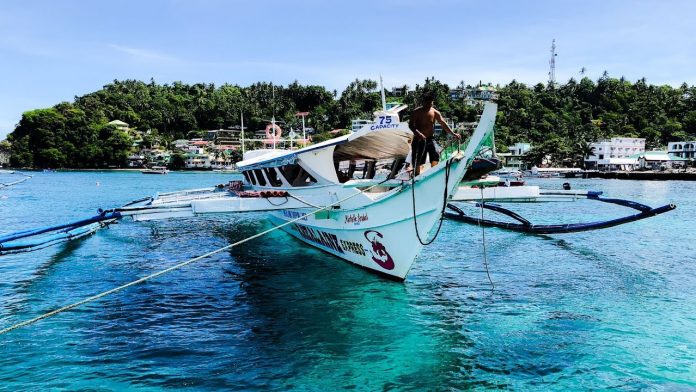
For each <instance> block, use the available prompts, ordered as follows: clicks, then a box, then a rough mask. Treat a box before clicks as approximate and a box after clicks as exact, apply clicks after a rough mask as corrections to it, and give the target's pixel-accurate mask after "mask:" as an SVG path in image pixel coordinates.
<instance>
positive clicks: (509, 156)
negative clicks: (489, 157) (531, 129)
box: [498, 143, 532, 170]
mask: <svg viewBox="0 0 696 392" xmlns="http://www.w3.org/2000/svg"><path fill="white" fill-rule="evenodd" d="M531 148H532V145H531V144H529V143H515V144H514V145H512V146H508V152H507V153H499V154H498V156H499V157H500V158H501V159H502V160H503V166H504V167H507V168H513V169H516V170H525V169H527V164H526V163H525V162H524V157H525V156H526V155H527V152H528V151H529V150H530V149H531Z"/></svg>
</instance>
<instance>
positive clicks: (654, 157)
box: [633, 151, 688, 170]
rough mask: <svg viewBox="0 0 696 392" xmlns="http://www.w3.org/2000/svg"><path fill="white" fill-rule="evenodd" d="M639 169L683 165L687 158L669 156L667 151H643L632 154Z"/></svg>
mask: <svg viewBox="0 0 696 392" xmlns="http://www.w3.org/2000/svg"><path fill="white" fill-rule="evenodd" d="M633 158H634V159H636V160H637V162H638V163H637V166H638V168H639V169H644V170H662V169H672V168H678V167H683V165H684V162H685V161H688V159H687V158H680V157H677V156H671V155H670V154H668V153H667V151H644V152H642V153H640V154H636V155H634V156H633Z"/></svg>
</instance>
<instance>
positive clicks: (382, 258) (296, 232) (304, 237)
mask: <svg viewBox="0 0 696 392" xmlns="http://www.w3.org/2000/svg"><path fill="white" fill-rule="evenodd" d="M463 165H464V163H463V162H462V161H454V162H453V163H452V172H453V173H454V172H456V171H459V170H460V166H463ZM457 180H458V179H457V178H454V177H451V178H450V179H449V183H448V185H447V190H448V191H447V194H448V195H449V194H451V192H452V190H453V189H454V187H455V181H457ZM444 187H445V171H444V170H440V171H439V172H437V173H433V175H431V176H429V177H427V178H424V179H422V180H421V181H419V182H418V183H417V186H416V188H415V199H416V215H417V217H418V218H417V222H418V234H419V235H420V238H421V240H423V241H424V242H425V241H428V240H429V239H430V238H431V236H432V235H434V229H436V228H437V226H438V220H439V219H440V217H441V212H442V208H443V202H446V200H443V198H444V197H445V194H444ZM411 192H412V187H411V186H410V185H408V186H405V187H403V188H397V189H395V190H394V192H393V193H392V194H390V195H386V196H385V197H383V198H381V199H380V200H379V201H377V202H373V203H370V204H368V205H365V206H362V207H359V208H340V209H337V210H329V211H321V212H319V213H315V214H312V215H309V216H307V217H305V218H302V219H301V220H299V221H297V222H294V223H292V224H290V225H286V226H284V227H283V228H282V229H283V230H284V231H286V232H287V233H289V234H291V235H292V236H294V237H295V238H297V239H299V240H301V241H303V242H305V243H307V244H309V245H312V246H314V247H316V248H319V249H321V250H323V251H326V252H328V253H331V254H333V255H335V256H337V257H339V258H341V259H343V260H346V261H348V262H350V263H353V264H356V265H358V266H360V267H363V268H366V269H368V270H371V271H374V272H377V273H378V274H380V275H384V276H387V277H389V278H392V279H396V280H404V279H405V278H406V276H407V274H408V272H409V270H410V269H411V266H412V265H413V262H414V260H415V258H416V256H417V255H418V254H419V253H420V251H421V249H422V248H423V245H422V244H421V242H420V241H419V240H418V239H417V236H416V226H415V224H414V219H413V196H412V194H411ZM312 211H314V209H312V208H304V209H295V210H287V209H286V210H281V211H273V212H271V213H270V220H271V222H272V223H273V224H274V225H276V226H278V225H281V224H283V223H286V222H288V221H290V220H293V219H297V218H299V217H301V216H302V215H305V214H308V213H311V212H312Z"/></svg>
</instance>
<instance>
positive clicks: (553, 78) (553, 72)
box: [549, 38, 558, 86]
mask: <svg viewBox="0 0 696 392" xmlns="http://www.w3.org/2000/svg"><path fill="white" fill-rule="evenodd" d="M556 56H558V54H557V53H556V39H555V38H554V39H553V40H551V59H550V60H549V66H550V70H549V85H550V86H551V85H553V84H555V83H556Z"/></svg>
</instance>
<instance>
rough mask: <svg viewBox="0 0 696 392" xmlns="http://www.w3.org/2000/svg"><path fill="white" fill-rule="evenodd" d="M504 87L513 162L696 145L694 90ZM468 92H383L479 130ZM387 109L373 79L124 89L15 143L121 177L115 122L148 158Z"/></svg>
mask: <svg viewBox="0 0 696 392" xmlns="http://www.w3.org/2000/svg"><path fill="white" fill-rule="evenodd" d="M473 87H474V88H475V87H476V86H473ZM496 87H497V90H498V96H499V98H498V102H499V114H498V119H497V121H496V144H497V145H498V150H499V151H503V152H504V151H505V150H506V149H507V148H506V147H505V146H507V145H509V144H512V143H515V142H527V143H531V144H532V146H533V148H532V151H531V152H530V154H529V157H530V160H531V161H532V163H538V162H536V161H541V159H542V158H543V157H544V156H547V155H551V156H552V158H553V160H554V161H555V162H554V163H557V164H577V163H578V162H581V161H582V158H583V157H584V156H585V155H587V154H588V153H589V148H588V143H589V142H592V141H596V140H598V139H601V138H607V137H612V136H627V137H643V138H646V140H647V141H646V143H647V146H648V147H660V146H663V145H665V144H666V143H667V142H669V141H676V140H687V139H688V140H693V139H694V136H695V135H696V87H694V86H688V85H686V84H683V85H681V86H679V87H672V86H668V85H660V86H658V85H651V84H648V83H647V82H646V81H645V79H641V80H638V81H636V82H630V81H628V80H626V79H624V78H619V79H617V78H611V77H609V76H608V75H607V74H606V73H605V74H604V75H603V76H602V77H601V78H599V79H598V80H597V81H593V80H591V79H589V78H586V77H585V78H582V79H581V80H579V81H576V80H574V79H570V80H569V81H567V82H566V83H564V84H558V85H555V84H552V85H548V84H541V83H540V84H536V85H534V86H528V85H525V84H523V83H519V82H517V81H515V80H513V81H512V82H510V83H509V84H507V85H504V86H496ZM470 88H472V86H470V85H466V84H465V83H464V82H461V83H460V84H459V85H457V86H448V85H447V84H445V83H442V82H440V81H438V80H436V79H435V78H426V80H425V81H424V83H422V84H418V85H416V86H415V88H411V89H407V88H406V86H403V88H402V89H401V91H402V93H401V94H398V95H397V96H394V95H392V94H391V92H390V91H385V93H386V96H387V100H388V101H399V102H402V103H405V104H408V105H409V107H410V108H414V107H415V106H417V104H418V103H419V101H420V97H421V96H422V95H423V94H424V93H425V92H434V93H435V95H436V101H435V106H436V107H437V108H438V109H439V110H440V111H441V112H442V113H443V115H444V116H446V117H447V118H449V119H450V120H451V121H454V122H472V121H475V120H476V115H477V114H479V112H480V108H479V107H477V106H471V105H468V104H467V103H466V102H465V100H464V99H463V98H462V96H461V95H460V94H452V91H457V90H459V91H461V90H466V89H470ZM404 91H405V93H403V92H404ZM379 107H380V91H379V89H378V84H377V82H375V81H373V80H355V81H353V82H351V83H350V84H349V85H348V86H347V87H346V88H345V89H344V90H343V91H342V92H341V93H340V94H339V93H338V91H336V90H333V91H330V90H327V89H326V88H325V87H322V86H317V85H301V84H299V83H298V82H294V83H292V84H289V85H287V86H283V85H273V84H271V83H255V84H252V85H250V86H247V87H241V86H238V85H233V84H223V85H220V86H215V85H214V84H205V83H196V84H186V83H181V82H174V83H171V84H158V83H155V81H153V80H151V81H150V82H149V83H145V82H143V81H138V80H122V81H119V80H115V81H113V83H110V84H108V85H106V86H104V87H103V88H102V89H101V90H98V91H95V92H93V93H89V94H86V95H83V96H79V97H75V99H74V101H73V102H61V103H59V104H57V105H55V106H53V107H50V108H45V109H36V110H30V111H27V112H25V113H24V114H23V115H22V118H21V120H20V121H19V123H18V124H17V126H16V127H15V129H14V131H13V132H12V133H10V134H9V135H8V138H7V141H8V142H9V143H10V147H9V149H10V153H11V165H12V166H14V167H53V168H58V167H66V168H101V167H113V166H124V165H125V163H126V158H127V156H128V155H129V154H130V153H131V152H132V149H133V140H132V136H133V135H132V134H131V135H129V134H127V133H126V132H124V131H123V130H122V129H119V128H118V127H115V126H112V125H109V124H108V122H109V121H111V120H116V119H117V120H121V121H125V122H126V123H128V124H129V125H130V127H131V128H133V129H137V130H138V131H140V132H141V133H142V135H143V141H142V145H143V146H144V147H148V146H149V145H151V144H152V143H153V142H154V141H158V142H159V143H160V144H164V145H167V144H168V143H171V142H172V141H174V140H176V139H181V138H189V137H195V136H199V135H200V134H201V132H200V131H201V130H206V129H221V128H227V127H229V126H232V125H238V124H239V119H240V115H241V114H242V113H243V114H244V118H245V127H247V129H248V132H250V133H249V136H251V135H252V134H253V131H254V130H257V129H263V128H264V127H265V126H266V124H267V123H268V121H270V119H271V118H272V117H275V118H276V120H277V121H280V122H284V123H285V124H286V128H287V127H289V126H294V127H295V128H296V129H297V128H299V127H300V123H299V119H298V118H297V117H296V116H295V113H296V112H302V111H309V112H311V114H310V116H309V117H308V118H307V126H308V127H312V128H314V129H315V130H316V132H318V133H319V134H320V135H319V136H318V137H317V139H322V138H328V137H329V136H328V135H329V134H328V131H330V130H333V129H337V128H348V127H349V126H350V122H351V120H353V119H357V118H367V119H370V118H372V112H374V111H375V110H377V109H378V108H379ZM402 119H405V118H402ZM146 131H149V132H146Z"/></svg>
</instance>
